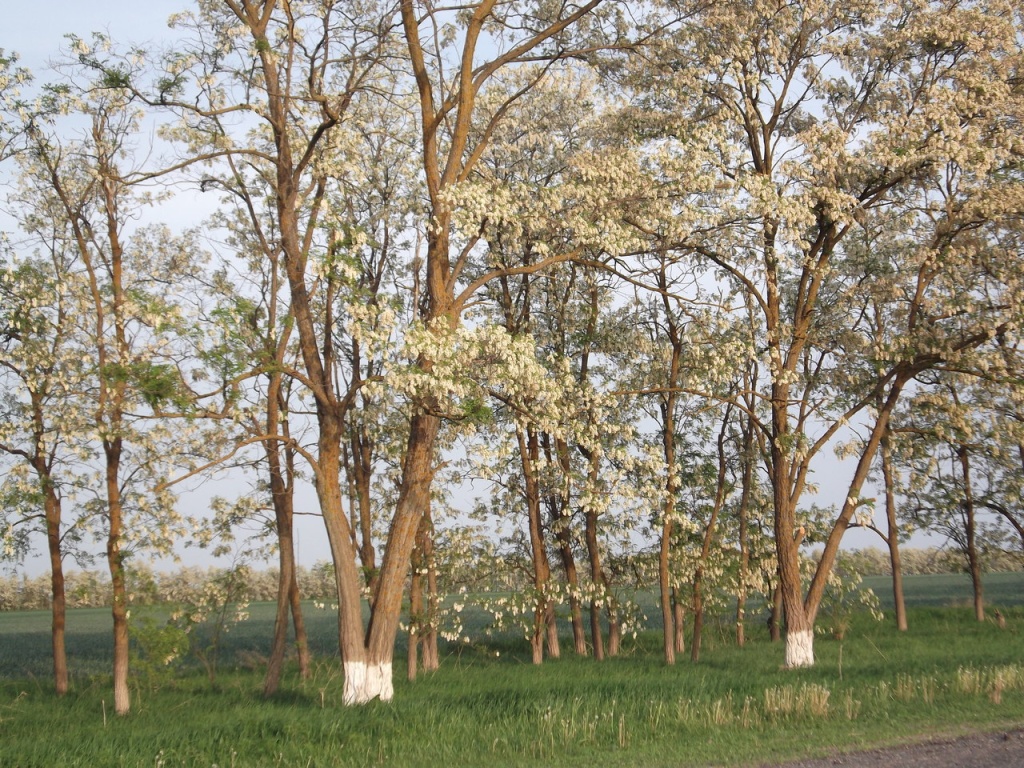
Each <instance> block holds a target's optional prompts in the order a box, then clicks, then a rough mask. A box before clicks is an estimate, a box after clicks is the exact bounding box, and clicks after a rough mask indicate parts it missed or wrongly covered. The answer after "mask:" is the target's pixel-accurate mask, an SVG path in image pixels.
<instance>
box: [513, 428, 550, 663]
mask: <svg viewBox="0 0 1024 768" xmlns="http://www.w3.org/2000/svg"><path fill="white" fill-rule="evenodd" d="M516 439H517V441H518V444H519V459H520V463H521V465H522V468H523V483H524V486H525V495H526V511H527V516H528V521H527V524H528V526H529V534H530V556H531V560H532V565H533V589H534V595H535V600H536V604H535V605H534V614H533V615H534V621H533V636H532V638H531V639H530V649H531V651H532V657H533V663H534V664H540V663H541V662H542V661H543V660H544V638H545V635H546V636H547V637H548V641H549V642H548V653H549V655H551V656H553V657H557V654H558V634H557V630H554V631H553V630H552V626H553V624H554V616H553V606H552V605H551V599H550V597H549V595H548V582H549V581H550V579H551V565H550V563H549V562H548V553H547V547H546V544H545V542H544V529H543V522H542V520H541V508H540V507H541V504H540V483H539V480H538V478H537V470H536V467H537V461H538V459H539V458H540V444H539V442H538V439H537V433H536V432H535V431H534V430H533V429H532V428H531V427H527V428H526V430H525V432H524V430H522V429H516ZM552 639H554V641H555V644H554V645H553V646H552V644H551V642H550V641H551V640H552Z"/></svg>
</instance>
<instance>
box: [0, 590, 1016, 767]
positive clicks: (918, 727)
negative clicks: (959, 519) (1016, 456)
mask: <svg viewBox="0 0 1024 768" xmlns="http://www.w3.org/2000/svg"><path fill="white" fill-rule="evenodd" d="M264 612H265V613H266V615H264ZM1003 613H1004V615H1005V616H1006V618H1007V627H1006V628H1005V629H1000V628H998V627H997V626H996V625H995V624H994V623H985V624H979V623H977V622H975V621H974V620H973V614H972V612H971V611H970V609H967V608H913V609H911V612H910V626H911V631H910V632H909V633H903V634H900V633H897V632H895V630H894V629H893V628H892V626H891V623H888V622H887V623H882V624H878V623H876V622H874V621H872V620H871V619H870V617H868V616H866V615H863V616H862V615H859V614H858V615H855V616H854V617H853V620H852V622H851V627H850V630H849V631H848V633H847V634H846V635H845V637H844V639H843V640H842V641H841V642H840V641H837V640H834V639H831V638H823V637H822V638H818V640H817V642H816V649H815V650H816V655H817V664H816V666H815V667H813V668H811V669H806V670H784V669H782V668H781V661H782V649H781V647H780V646H779V645H777V644H772V643H771V642H769V641H768V638H767V636H766V633H765V632H763V631H761V630H759V629H757V628H755V629H754V631H753V632H752V633H751V634H752V639H751V641H750V642H749V643H748V645H747V646H746V647H744V648H737V647H735V645H734V644H733V643H732V642H731V639H730V636H729V633H728V632H727V631H725V629H722V630H718V629H715V628H714V627H712V628H711V629H710V631H707V634H706V636H705V643H704V647H703V653H702V660H701V663H699V664H697V665H693V664H690V663H689V662H680V663H678V664H676V665H675V666H674V667H666V666H665V665H664V664H663V663H661V662H660V660H659V647H660V636H659V634H658V633H657V632H650V633H648V634H642V635H641V636H640V637H639V638H638V640H637V642H636V643H635V644H632V645H630V646H628V647H627V649H626V653H625V654H624V655H623V656H622V657H620V658H616V659H612V660H609V661H606V662H603V663H597V662H594V661H593V660H590V659H579V658H575V657H573V656H572V655H571V654H566V655H565V657H563V658H562V659H560V660H554V661H546V662H545V663H544V664H543V665H542V666H540V667H534V666H533V665H531V664H529V663H527V662H528V659H529V655H528V649H527V648H526V645H525V642H523V641H521V640H519V639H517V638H511V637H503V638H496V639H494V640H492V641H489V642H488V643H475V644H474V643H470V644H464V643H463V644H455V645H450V646H447V647H446V649H445V656H444V659H443V663H442V668H441V670H440V671H439V672H437V673H435V674H433V675H427V676H422V675H421V677H420V679H419V680H417V681H416V682H415V683H410V682H407V681H405V679H404V669H402V668H401V664H400V663H399V664H397V665H396V691H395V700H394V701H393V702H392V703H390V704H381V703H379V702H377V703H374V704H371V705H370V706H367V707H361V708H358V709H350V708H346V707H343V706H342V704H341V700H340V697H341V685H340V683H341V671H340V665H339V664H338V663H337V661H336V660H335V658H334V657H335V654H336V650H335V649H334V648H331V647H330V646H331V645H332V642H333V643H335V644H336V641H335V640H333V635H334V632H335V629H334V627H335V626H336V624H335V623H334V622H335V619H334V616H333V615H332V614H331V613H330V612H324V613H317V612H311V613H310V622H311V624H312V627H311V628H312V629H313V631H314V644H315V647H316V649H317V653H318V656H317V660H316V663H315V664H314V669H313V673H312V675H311V677H310V678H309V679H308V680H305V681H303V680H299V679H298V677H297V675H296V672H295V670H294V669H290V670H289V674H288V676H287V677H286V680H285V684H284V688H283V690H282V693H281V694H280V695H279V696H278V697H276V698H275V699H273V700H271V701H264V700H262V699H261V698H260V696H259V691H260V688H261V674H262V669H261V668H260V664H259V657H260V654H261V653H262V652H264V651H263V645H264V644H265V642H266V637H267V635H266V633H267V632H268V631H269V622H270V611H269V608H267V609H265V608H264V607H262V606H258V607H254V611H253V618H252V619H251V620H250V622H249V623H247V624H246V625H242V626H240V627H238V628H236V629H235V630H232V633H231V634H230V635H229V636H228V639H229V644H228V645H227V646H225V648H224V653H225V658H224V662H223V663H222V670H223V671H222V673H221V674H220V676H219V677H218V678H217V681H216V683H215V684H212V685H211V684H210V683H209V682H208V681H207V680H206V679H205V677H203V676H202V675H201V674H199V673H198V672H185V673H183V674H182V675H179V676H178V677H177V678H174V679H172V680H171V681H170V682H167V683H165V684H164V685H163V686H162V687H159V688H155V689H153V688H148V687H146V688H138V689H136V690H135V691H133V694H134V700H133V710H132V714H131V715H130V716H128V717H127V718H123V719H122V718H116V717H114V716H113V715H112V713H111V703H110V693H109V673H108V672H107V669H106V666H105V665H106V661H105V657H104V656H103V653H104V650H103V649H104V647H105V635H104V632H105V631H106V630H105V626H106V623H107V622H108V621H109V619H108V617H107V616H106V614H105V612H102V611H96V612H94V613H83V614H81V615H80V614H79V612H77V611H75V612H73V613H72V617H71V624H72V629H71V633H72V634H77V633H81V634H80V636H79V637H78V640H76V643H77V645H76V646H75V647H76V648H78V649H79V650H80V651H82V652H83V653H84V654H85V655H86V658H84V659H80V658H78V657H77V656H76V655H75V654H74V653H72V658H71V662H72V666H73V667H74V668H75V669H77V670H79V671H78V672H77V674H76V675H75V678H74V685H73V690H72V692H71V694H69V695H68V696H67V697H66V698H64V699H61V700H57V699H55V698H54V697H53V695H52V693H51V692H50V685H49V678H48V668H46V671H45V673H44V672H34V673H32V674H25V673H23V672H22V670H23V669H25V668H26V665H25V664H24V663H21V662H19V661H18V658H19V656H21V655H22V654H23V653H24V654H25V657H26V658H28V657H33V658H34V657H35V656H40V657H43V658H45V656H46V642H47V641H48V634H47V631H46V623H45V620H46V618H47V617H46V614H40V615H39V616H37V617H36V620H37V621H40V622H44V623H43V624H42V628H41V629H40V628H38V627H37V628H36V629H33V628H32V626H31V624H32V622H31V619H32V617H29V616H24V615H22V616H18V617H17V618H16V619H14V620H13V621H10V622H8V618H9V616H10V615H0V674H2V675H3V677H4V678H6V679H5V680H4V681H3V682H0V766H18V767H19V768H21V767H23V768H32V767H34V766H52V765H63V766H76V765H80V766H213V765H217V766H221V767H222V768H223V767H224V766H363V765H402V766H418V765H423V766H437V765H445V764H451V765H456V764H458V765H459V766H488V767H489V768H498V766H512V765H578V764H582V763H596V762H600V763H602V764H607V765H616V766H617V765H640V764H643V765H649V766H660V765H664V766H670V765H671V766H687V765H694V766H696V765H761V764H765V763H767V764H774V763H778V762H780V761H782V760H785V759H796V758H802V757H808V756H813V755H823V754H827V753H829V752H831V751H834V750H847V749H852V748H856V747H860V746H865V745H869V744H871V745H873V744H878V743H888V742H895V741H901V740H905V739H908V738H914V737H915V735H917V734H924V733H933V732H941V733H944V734H955V733H958V732H962V731H964V730H972V729H994V728H1004V727H1010V726H1011V725H1018V726H1019V725H1024V607H1021V606H1015V607H1007V608H1004V609H1003ZM321 622H322V623H323V625H322V626H321ZM723 626H724V625H723ZM11 640H16V641H17V642H18V643H19V644H20V643H22V642H28V643H29V644H30V646H31V647H24V646H20V645H19V646H17V647H12V645H11V642H10V641H11ZM87 640H88V641H87ZM36 643H39V644H41V645H42V649H41V650H40V649H38V648H35V647H34V646H35V644H36ZM92 643H95V646H93V645H92ZM565 647H569V644H568V643H566V646H565ZM399 658H401V656H399ZM83 668H84V669H85V670H87V671H82V670H83Z"/></svg>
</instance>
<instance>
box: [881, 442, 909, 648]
mask: <svg viewBox="0 0 1024 768" xmlns="http://www.w3.org/2000/svg"><path fill="white" fill-rule="evenodd" d="M890 435H891V433H890V430H889V429H888V428H887V429H886V430H885V433H884V434H883V435H882V442H881V446H880V448H881V452H882V480H883V482H884V485H885V520H886V529H887V530H886V540H885V541H886V544H887V545H888V548H889V564H890V566H891V570H892V599H893V607H894V609H895V614H896V629H897V631H899V632H906V631H907V606H906V602H905V601H904V599H903V563H902V561H901V559H900V538H899V521H898V520H897V519H896V491H895V488H894V487H893V486H894V479H893V473H892V446H891V437H890Z"/></svg>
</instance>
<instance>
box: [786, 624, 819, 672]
mask: <svg viewBox="0 0 1024 768" xmlns="http://www.w3.org/2000/svg"><path fill="white" fill-rule="evenodd" d="M786 666H787V667H788V668H790V669H794V668H796V667H813V666H814V630H811V629H801V630H797V631H795V632H786Z"/></svg>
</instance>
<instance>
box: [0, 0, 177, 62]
mask: <svg viewBox="0 0 1024 768" xmlns="http://www.w3.org/2000/svg"><path fill="white" fill-rule="evenodd" d="M10 5H11V6H12V7H9V8H7V9H5V11H4V23H3V27H2V29H0V48H3V49H4V50H5V51H6V52H7V53H10V52H12V51H16V52H17V53H18V54H19V56H20V58H21V63H22V64H23V65H25V66H27V67H29V68H30V69H32V70H33V71H35V72H37V73H38V77H39V78H40V79H46V78H45V76H44V74H45V73H43V72H42V71H41V70H42V68H44V67H45V66H46V65H47V64H48V63H49V62H51V61H52V60H54V59H55V58H57V57H58V56H59V55H60V52H61V49H62V48H63V47H64V46H65V42H66V41H65V37H64V36H65V35H68V34H75V35H78V36H79V37H83V38H87V37H89V36H90V35H91V33H93V32H104V33H106V34H108V35H109V36H110V37H111V38H112V39H114V40H124V41H131V42H133V43H145V42H147V41H152V40H158V39H160V38H165V37H167V35H168V34H169V32H168V27H167V19H168V17H169V16H170V15H171V14H172V13H176V12H178V11H181V10H183V9H184V8H187V7H188V3H187V2H183V0H38V1H37V2H31V0H29V2H19V3H11V4H10Z"/></svg>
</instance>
